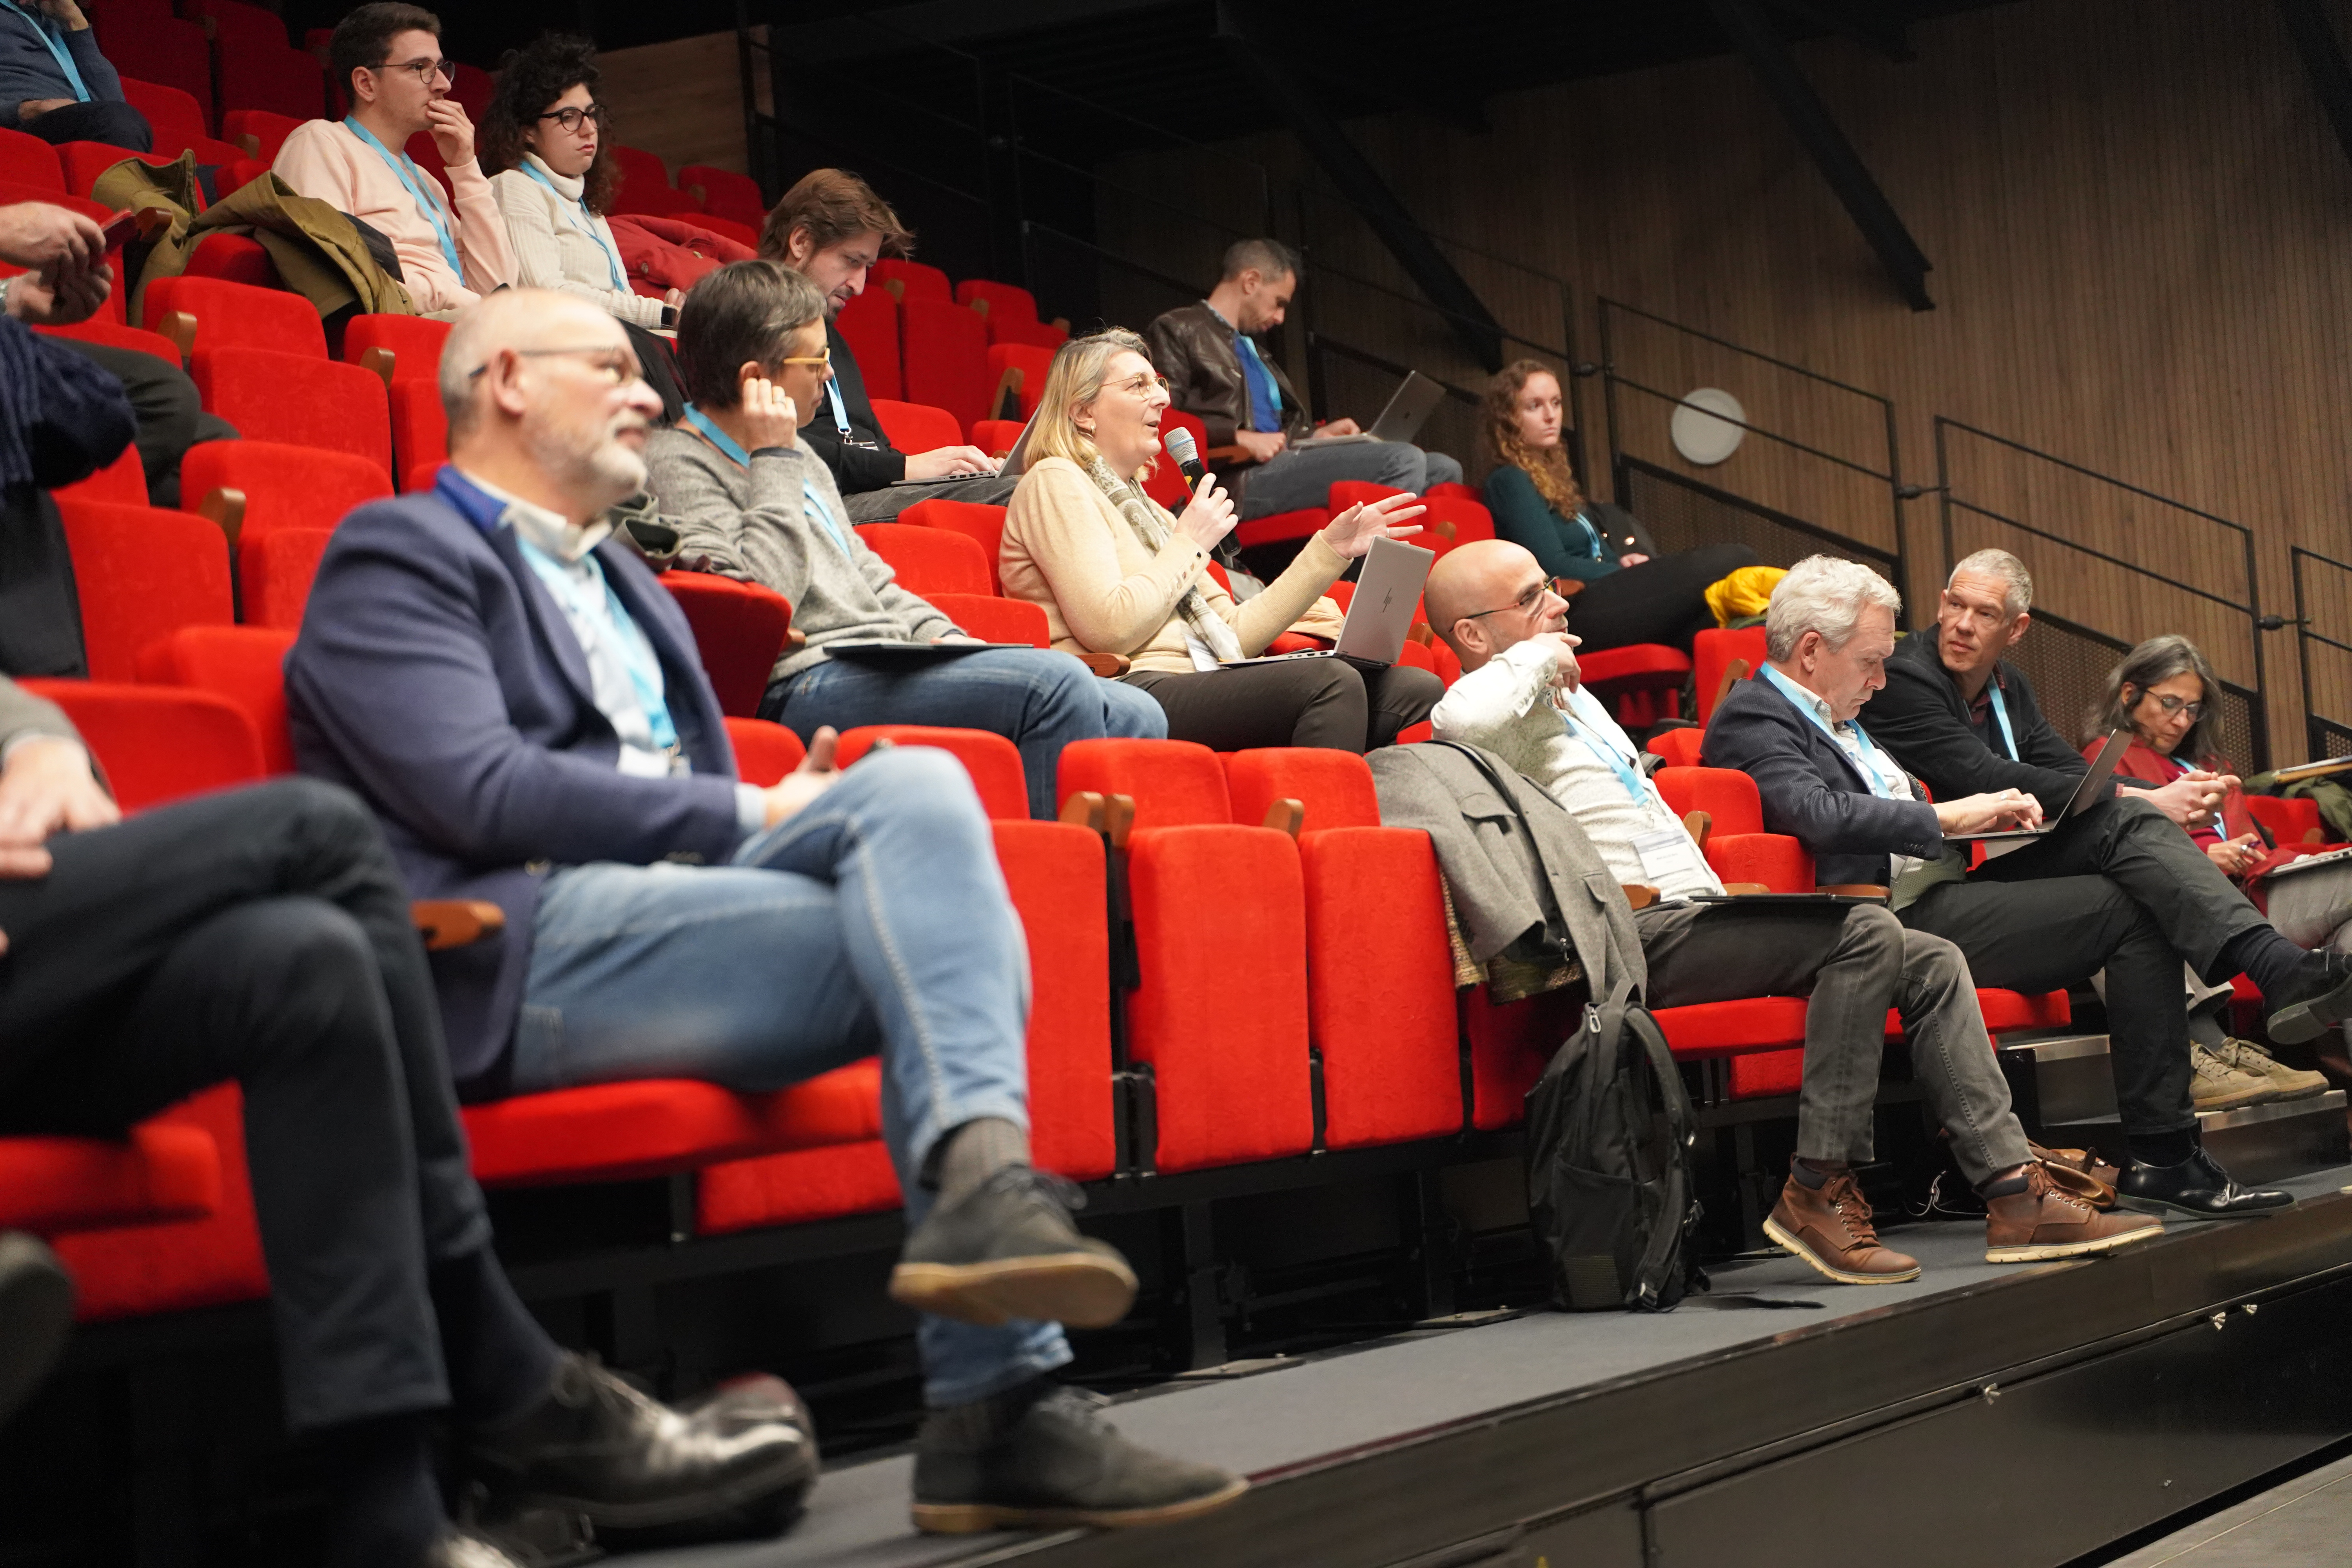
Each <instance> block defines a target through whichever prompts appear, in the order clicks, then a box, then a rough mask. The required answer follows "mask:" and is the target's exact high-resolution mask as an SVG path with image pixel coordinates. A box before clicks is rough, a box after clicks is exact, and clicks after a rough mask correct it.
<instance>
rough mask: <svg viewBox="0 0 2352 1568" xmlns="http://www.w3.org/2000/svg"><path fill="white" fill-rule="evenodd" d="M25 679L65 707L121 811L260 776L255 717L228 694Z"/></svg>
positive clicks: (30, 688) (40, 694)
mask: <svg viewBox="0 0 2352 1568" xmlns="http://www.w3.org/2000/svg"><path fill="white" fill-rule="evenodd" d="M23 684H24V687H25V689H26V690H27V691H30V692H32V693H33V694H34V695H35V696H37V697H46V698H47V699H48V700H50V701H52V702H54V703H56V704H57V705H58V707H60V708H62V709H64V710H66V717H67V718H68V719H70V720H72V721H73V722H74V728H75V729H77V730H79V731H81V738H82V740H83V741H84V742H86V743H87V744H88V745H89V749H90V751H91V752H92V753H93V754H94V755H95V756H96V757H97V758H98V764H99V766H100V767H101V768H103V769H104V770H105V771H106V782H107V784H108V786H109V787H110V788H111V789H112V790H113V792H114V798H115V800H116V802H117V803H118V804H120V805H121V807H122V809H123V810H125V811H139V810H142V809H143V808H144V807H147V806H151V805H162V804H163V803H164V802H166V801H172V800H178V799H180V798H182V797H183V796H185V795H198V794H202V793H203V792H205V791H206V790H215V789H226V788H228V787H229V786H230V785H232V784H250V783H252V782H253V781H254V780H256V779H257V778H260V777H261V776H263V767H262V761H261V742H260V740H259V738H258V737H257V736H256V735H255V734H254V731H253V721H251V720H250V719H248V718H247V717H246V712H245V710H244V709H242V708H240V707H238V706H237V705H236V703H234V702H231V701H229V700H227V699H226V698H223V697H215V696H214V695H213V694H212V693H211V692H209V691H175V690H172V689H169V688H165V687H154V686H116V685H110V684H107V683H104V682H100V681H84V680H27V681H26V682H24V683H23Z"/></svg>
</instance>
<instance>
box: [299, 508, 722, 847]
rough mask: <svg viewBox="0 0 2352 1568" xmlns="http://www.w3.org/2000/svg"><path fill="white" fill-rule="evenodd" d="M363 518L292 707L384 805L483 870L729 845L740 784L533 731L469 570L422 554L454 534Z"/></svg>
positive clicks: (322, 597)
mask: <svg viewBox="0 0 2352 1568" xmlns="http://www.w3.org/2000/svg"><path fill="white" fill-rule="evenodd" d="M381 521H383V520H382V519H377V520H371V523H378V522H381ZM361 527H362V530H364V531H365V536H364V537H350V525H348V524H347V525H346V530H345V531H346V537H345V538H344V539H341V540H339V541H338V543H339V545H340V546H341V548H340V549H339V550H337V552H335V553H336V554H337V555H340V556H341V559H340V560H333V559H331V568H332V570H331V571H323V570H322V572H321V573H320V583H319V584H318V587H317V588H316V589H314V590H313V593H312V603H313V605H314V609H315V613H314V614H312V615H311V616H310V626H309V628H308V629H307V631H306V634H305V636H304V637H303V639H302V643H301V645H300V646H299V647H298V649H297V651H296V654H295V656H294V657H293V658H290V659H289V661H288V666H287V680H288V687H289V698H290V699H291V700H292V701H293V703H294V706H295V708H296V710H297V712H298V714H299V716H300V718H301V719H302V720H303V721H307V722H308V723H310V725H312V726H314V727H315V728H316V729H317V730H318V731H319V732H320V735H321V736H322V737H323V738H324V739H325V740H326V742H328V743H329V744H330V745H331V747H332V748H333V750H334V752H336V754H337V755H338V756H340V757H341V759H342V762H343V763H344V765H345V767H347V768H348V769H349V770H350V771H351V773H352V774H353V775H354V776H355V777H356V779H357V781H358V782H359V783H360V784H361V786H362V789H363V790H364V792H365V793H366V794H367V795H369V797H370V798H371V799H372V800H373V802H374V803H375V804H376V805H377V806H378V808H379V809H380V810H382V811H383V812H384V813H385V814H386V815H388V816H391V817H393V818H394V820H395V821H398V822H399V823H401V824H402V825H403V826H405V827H406V828H407V829H408V830H409V831H410V832H412V833H414V834H415V835H416V836H417V837H419V838H420V839H422V840H423V841H425V843H426V844H427V845H429V846H431V847H434V848H436V849H438V850H440V851H441V852H442V853H444V854H446V855H450V856H453V857H457V858H462V859H466V860H470V861H476V862H479V863H481V864H484V865H515V864H520V863H523V862H528V861H531V860H551V861H554V862H556V863H558V864H562V865H577V864H582V863H584V862H588V861H593V860H615V861H621V862H624V863H629V864H645V863H647V862H650V861H654V860H658V859H661V858H664V857H666V856H668V855H673V854H680V853H687V854H697V855H700V856H702V857H703V858H706V859H709V860H719V859H721V858H725V856H726V855H727V854H728V852H729V851H730V849H732V847H734V845H735V843H736V842H737V840H738V839H739V838H740V837H741V831H742V826H741V823H740V820H739V808H738V801H737V796H736V789H735V781H734V780H733V779H731V778H722V777H692V778H683V779H673V778H651V779H648V778H635V777H632V776H629V775H626V774H624V773H620V772H619V771H618V770H617V769H616V768H615V767H614V765H613V764H612V763H609V762H604V761H601V760H598V759H596V758H593V757H587V756H578V755H573V754H571V753H568V752H556V751H551V750H549V749H547V748H545V747H542V746H539V745H535V744H533V743H532V742H530V741H528V740H526V739H525V738H524V737H523V735H522V734H521V733H520V731H518V730H517V729H516V728H515V726H514V725H513V723H512V722H511V721H509V718H508V716H507V708H506V698H505V694H504V692H503V691H502V690H501V689H500V688H499V680H498V677H497V674H496V673H495V671H494V669H493V668H492V665H491V660H490V653H489V648H488V644H487V642H486V640H485V638H484V636H483V632H482V628H481V626H480V624H479V621H478V617H477V615H476V612H475V609H474V605H473V599H472V594H471V592H470V587H471V585H470V584H469V583H468V582H467V572H466V568H465V567H464V565H463V564H462V563H458V562H455V561H450V560H448V559H446V557H435V556H432V555H429V554H423V553H420V552H433V551H437V550H440V549H443V548H445V547H446V542H444V541H439V540H435V539H431V538H429V537H412V536H410V535H408V534H407V533H405V532H404V531H398V530H396V529H390V528H383V527H378V526H371V525H370V524H369V523H363V524H362V525H361ZM404 546H405V547H406V548H403V547H404Z"/></svg>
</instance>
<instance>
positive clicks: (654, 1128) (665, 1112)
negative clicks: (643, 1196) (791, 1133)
mask: <svg viewBox="0 0 2352 1568" xmlns="http://www.w3.org/2000/svg"><path fill="white" fill-rule="evenodd" d="M465 1119H466V1141H467V1143H469V1144H470V1145H471V1146H472V1148H473V1163H474V1174H475V1177H476V1179H478V1181H480V1182H481V1183H482V1184H484V1185H486V1186H499V1185H507V1186H534V1185H541V1184H551V1183H558V1182H584V1181H626V1180H630V1179H633V1178H636V1177H642V1176H661V1175H667V1174H669V1173H671V1172H674V1171H683V1170H690V1169H692V1168H693V1167H694V1166H696V1165H698V1164H701V1163H706V1162H708V1161H710V1160H719V1159H727V1158H730V1157H732V1156H735V1155H740V1154H747V1153H750V1152H753V1151H754V1150H756V1149H758V1148H759V1147H760V1146H761V1143H762V1142H763V1141H765V1140H766V1138H767V1137H768V1136H769V1134H768V1132H767V1130H766V1129H765V1128H764V1127H763V1126H762V1125H761V1106H760V1104H759V1103H758V1102H757V1101H756V1100H752V1099H751V1098H750V1097H748V1096H744V1095H739V1094H737V1093H735V1092H733V1091H732V1090H730V1089H721V1088H719V1086H718V1085H717V1084H710V1083H700V1082H696V1081H693V1080H691V1079H633V1080H631V1081H629V1082H626V1083H600V1084H592V1085H589V1086H588V1087H586V1088H583V1089H556V1090H553V1091H551V1092H550V1093H546V1094H526V1095H520V1096H517V1097H516V1098H515V1099H512V1100H499V1101H496V1102H495V1103H492V1104H488V1105H469V1106H467V1107H466V1109H465Z"/></svg>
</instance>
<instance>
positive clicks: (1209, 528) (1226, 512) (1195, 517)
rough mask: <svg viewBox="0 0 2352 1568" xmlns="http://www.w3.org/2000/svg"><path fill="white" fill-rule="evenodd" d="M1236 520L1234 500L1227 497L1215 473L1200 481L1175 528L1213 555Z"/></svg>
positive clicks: (1231, 529)
mask: <svg viewBox="0 0 2352 1568" xmlns="http://www.w3.org/2000/svg"><path fill="white" fill-rule="evenodd" d="M1235 521H1237V519H1236V518H1235V517H1234V498H1233V497H1232V496H1230V495H1227V494H1226V493H1225V491H1224V489H1223V487H1221V486H1220V485H1219V484H1218V483H1217V479H1216V476H1215V475H1213V474H1212V475H1210V476H1209V477H1208V478H1207V479H1202V481H1201V488H1200V489H1196V490H1194V491H1193V492H1192V500H1190V501H1188V502H1186V503H1185V506H1184V510H1183V512H1182V514H1181V515H1180V516H1179V517H1178V518H1177V519H1176V526H1177V527H1178V528H1179V529H1180V530H1181V531H1183V534H1184V536H1185V537H1186V538H1187V539H1190V540H1191V541H1192V542H1193V543H1195V544H1197V545H1199V546H1200V547H1201V548H1202V549H1203V550H1206V551H1210V552H1214V551H1215V550H1216V548H1217V542H1218V541H1219V540H1222V539H1223V538H1224V536H1225V535H1227V534H1228V533H1231V532H1232V531H1234V522H1235Z"/></svg>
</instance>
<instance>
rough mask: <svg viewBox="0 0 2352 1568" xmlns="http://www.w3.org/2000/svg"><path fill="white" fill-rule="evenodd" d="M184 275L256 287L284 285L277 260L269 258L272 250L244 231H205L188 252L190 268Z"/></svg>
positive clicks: (272, 287)
mask: <svg viewBox="0 0 2352 1568" xmlns="http://www.w3.org/2000/svg"><path fill="white" fill-rule="evenodd" d="M182 276H183V277H187V278H219V279H225V280H226V281H227V282H231V283H244V284H247V285H249V286H251V287H253V288H256V289H278V288H280V287H282V284H281V282H280V280H279V279H278V264H277V263H276V262H274V261H272V260H270V259H269V252H268V251H266V250H264V249H262V248H261V246H260V244H259V242H257V241H255V240H251V239H247V237H245V236H243V235H241V234H208V235H205V237H203V238H202V239H200V240H198V241H197V242H196V247H195V248H194V250H191V251H189V252H188V269H187V271H186V272H184V273H183V274H182Z"/></svg>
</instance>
